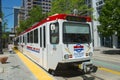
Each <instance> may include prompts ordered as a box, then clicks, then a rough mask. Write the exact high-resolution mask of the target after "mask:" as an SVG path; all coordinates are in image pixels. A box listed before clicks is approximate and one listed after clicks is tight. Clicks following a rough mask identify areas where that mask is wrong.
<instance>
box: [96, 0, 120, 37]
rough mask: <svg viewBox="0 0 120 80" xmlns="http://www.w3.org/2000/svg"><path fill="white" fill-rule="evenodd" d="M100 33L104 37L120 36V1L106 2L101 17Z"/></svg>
mask: <svg viewBox="0 0 120 80" xmlns="http://www.w3.org/2000/svg"><path fill="white" fill-rule="evenodd" d="M99 22H100V24H101V25H100V26H98V30H99V32H100V33H101V34H102V35H103V36H111V35H113V34H115V33H116V32H117V35H120V1H119V0H106V2H105V5H104V6H103V8H102V10H101V14H100V17H99Z"/></svg>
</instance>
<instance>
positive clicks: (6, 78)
mask: <svg viewBox="0 0 120 80" xmlns="http://www.w3.org/2000/svg"><path fill="white" fill-rule="evenodd" d="M3 52H4V54H1V55H0V56H3V55H4V56H8V60H7V62H6V63H5V64H1V63H0V80H37V79H36V77H35V76H34V75H33V74H32V73H31V71H30V70H29V69H28V68H27V67H26V65H25V64H24V63H23V62H22V61H21V59H20V58H19V57H18V56H17V54H14V53H12V54H10V53H9V52H8V50H7V49H6V50H3Z"/></svg>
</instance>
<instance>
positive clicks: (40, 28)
mask: <svg viewBox="0 0 120 80" xmlns="http://www.w3.org/2000/svg"><path fill="white" fill-rule="evenodd" d="M40 47H42V28H40Z"/></svg>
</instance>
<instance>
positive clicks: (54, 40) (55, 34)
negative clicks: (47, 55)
mask: <svg viewBox="0 0 120 80" xmlns="http://www.w3.org/2000/svg"><path fill="white" fill-rule="evenodd" d="M50 43H51V44H58V43H59V24H58V22H57V23H52V24H50Z"/></svg>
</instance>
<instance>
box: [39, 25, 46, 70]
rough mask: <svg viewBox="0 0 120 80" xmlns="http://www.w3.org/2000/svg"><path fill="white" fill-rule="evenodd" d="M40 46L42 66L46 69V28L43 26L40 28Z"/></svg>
mask: <svg viewBox="0 0 120 80" xmlns="http://www.w3.org/2000/svg"><path fill="white" fill-rule="evenodd" d="M40 31H41V32H40V33H41V34H40V37H41V38H40V46H41V57H42V66H43V67H44V68H46V67H47V53H46V27H45V26H43V27H41V28H40Z"/></svg>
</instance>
